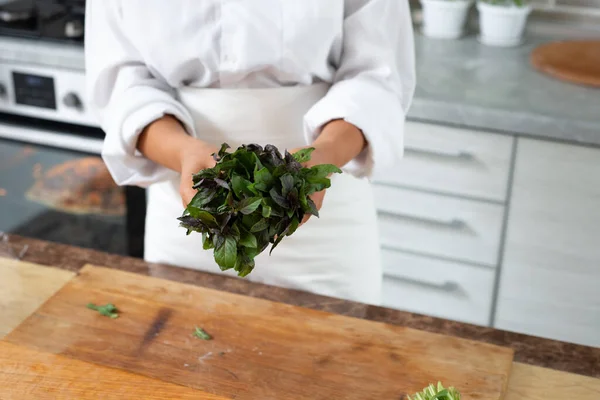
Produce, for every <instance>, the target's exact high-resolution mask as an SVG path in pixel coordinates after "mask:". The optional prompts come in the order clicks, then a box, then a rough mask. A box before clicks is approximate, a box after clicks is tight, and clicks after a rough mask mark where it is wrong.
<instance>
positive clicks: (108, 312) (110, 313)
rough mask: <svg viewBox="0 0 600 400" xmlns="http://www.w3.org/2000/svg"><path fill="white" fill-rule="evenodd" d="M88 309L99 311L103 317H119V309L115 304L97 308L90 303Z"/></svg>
mask: <svg viewBox="0 0 600 400" xmlns="http://www.w3.org/2000/svg"><path fill="white" fill-rule="evenodd" d="M87 308H89V309H90V310H94V311H98V312H99V313H100V314H101V315H104V316H105V317H109V318H112V319H115V318H118V317H119V314H118V310H117V307H115V305H114V304H110V303H109V304H106V305H103V306H97V305H95V304H93V303H88V305H87Z"/></svg>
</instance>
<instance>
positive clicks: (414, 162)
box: [374, 122, 514, 202]
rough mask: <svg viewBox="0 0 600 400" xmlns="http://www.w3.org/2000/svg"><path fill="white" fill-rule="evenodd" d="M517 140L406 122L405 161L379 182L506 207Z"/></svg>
mask: <svg viewBox="0 0 600 400" xmlns="http://www.w3.org/2000/svg"><path fill="white" fill-rule="evenodd" d="M513 140H514V138H513V137H511V136H508V135H499V134H492V133H483V132H474V131H469V130H465V129H457V128H450V127H445V126H442V125H429V124H422V123H416V122H408V123H407V125H406V136H405V154H404V159H403V160H402V161H401V162H400V163H399V164H398V165H397V166H396V167H395V168H392V169H391V170H390V171H386V172H384V173H380V174H378V175H377V176H375V177H374V181H375V182H380V183H385V184H389V185H398V186H404V187H412V188H418V189H426V190H430V191H436V192H441V193H447V194H455V195H462V196H467V197H474V198H481V199H488V200H494V201H500V202H504V201H505V200H506V192H507V190H506V188H507V185H508V176H509V170H510V163H511V156H512V147H513Z"/></svg>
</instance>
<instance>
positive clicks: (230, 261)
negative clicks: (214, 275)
mask: <svg viewBox="0 0 600 400" xmlns="http://www.w3.org/2000/svg"><path fill="white" fill-rule="evenodd" d="M236 260H237V243H236V241H235V238H233V237H226V238H225V240H224V241H223V244H222V245H221V246H216V248H215V261H216V262H217V264H218V265H219V267H221V270H223V271H225V270H227V269H231V268H233V267H235V262H236Z"/></svg>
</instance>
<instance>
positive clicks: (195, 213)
mask: <svg viewBox="0 0 600 400" xmlns="http://www.w3.org/2000/svg"><path fill="white" fill-rule="evenodd" d="M187 210H188V212H189V213H190V216H191V217H192V218H195V219H199V220H200V221H202V222H203V223H204V224H206V226H213V227H215V226H217V220H216V218H215V217H214V216H213V215H212V214H211V213H209V212H207V211H203V210H201V209H199V208H196V207H192V206H188V208H187Z"/></svg>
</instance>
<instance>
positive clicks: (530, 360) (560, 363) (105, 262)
mask: <svg viewBox="0 0 600 400" xmlns="http://www.w3.org/2000/svg"><path fill="white" fill-rule="evenodd" d="M10 255H13V256H14V255H22V258H21V259H22V260H24V261H27V262H31V263H36V264H41V265H48V266H54V267H57V268H61V269H64V270H67V271H73V272H77V271H78V270H79V269H80V268H82V267H83V266H84V265H85V264H88V263H91V264H95V265H100V266H106V267H110V268H116V269H120V270H124V271H130V272H134V273H138V274H143V275H149V276H154V277H158V278H163V279H169V280H172V281H178V282H183V283H188V284H194V285H198V286H203V287H208V288H213V289H217V290H223V291H227V292H232V293H238V294H243V295H248V296H253V297H257V298H262V299H267V300H272V301H278V302H282V303H287V304H292V305H297V306H302V307H308V308H312V309H316V310H322V311H327V312H332V313H337V314H341V315H346V316H352V317H356V318H363V319H367V320H372V321H379V322H386V323H391V324H396V325H402V326H407V327H411V328H415V329H420V330H424V331H429V332H435V333H440V334H446V335H452V336H457V337H462V338H467V339H473V340H478V341H483V342H488V343H493V344H497V345H500V346H507V347H511V348H513V349H514V350H515V361H516V362H520V363H525V364H531V365H535V366H539V367H546V368H551V369H555V370H559V371H566V372H572V373H576V374H581V375H587V376H591V377H596V378H599V377H600V349H598V348H592V347H586V346H580V345H575V344H570V343H564V342H558V341H553V340H548V339H542V338H537V337H532V336H527V335H522V334H518V333H512V332H506V331H501V330H497V329H493V328H486V327H481V326H474V325H470V324H465V323H460V322H454V321H449V320H444V319H438V318H433V317H427V316H423V315H418V314H412V313H408V312H403V311H397V310H392V309H387V308H382V307H375V306H369V305H365V304H359V303H355V302H350V301H345V300H339V299H333V298H327V297H322V296H317V295H313V294H310V293H304V292H298V291H295V290H289V289H283V288H277V287H272V286H267V285H262V284H257V283H252V282H250V281H246V280H242V279H238V278H231V277H225V276H221V275H216V274H209V273H204V272H200V271H194V270H189V269H183V268H177V267H171V266H165V265H157V264H149V263H146V262H144V261H143V260H140V259H134V258H128V257H121V256H118V255H111V254H107V253H102V252H98V251H94V250H88V249H82V248H76V247H71V246H65V245H61V244H56V243H50V242H44V241H39V240H34V239H28V238H23V237H20V236H12V235H11V236H10V237H8V240H7V241H4V242H3V243H1V246H0V256H4V257H6V256H10Z"/></svg>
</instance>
